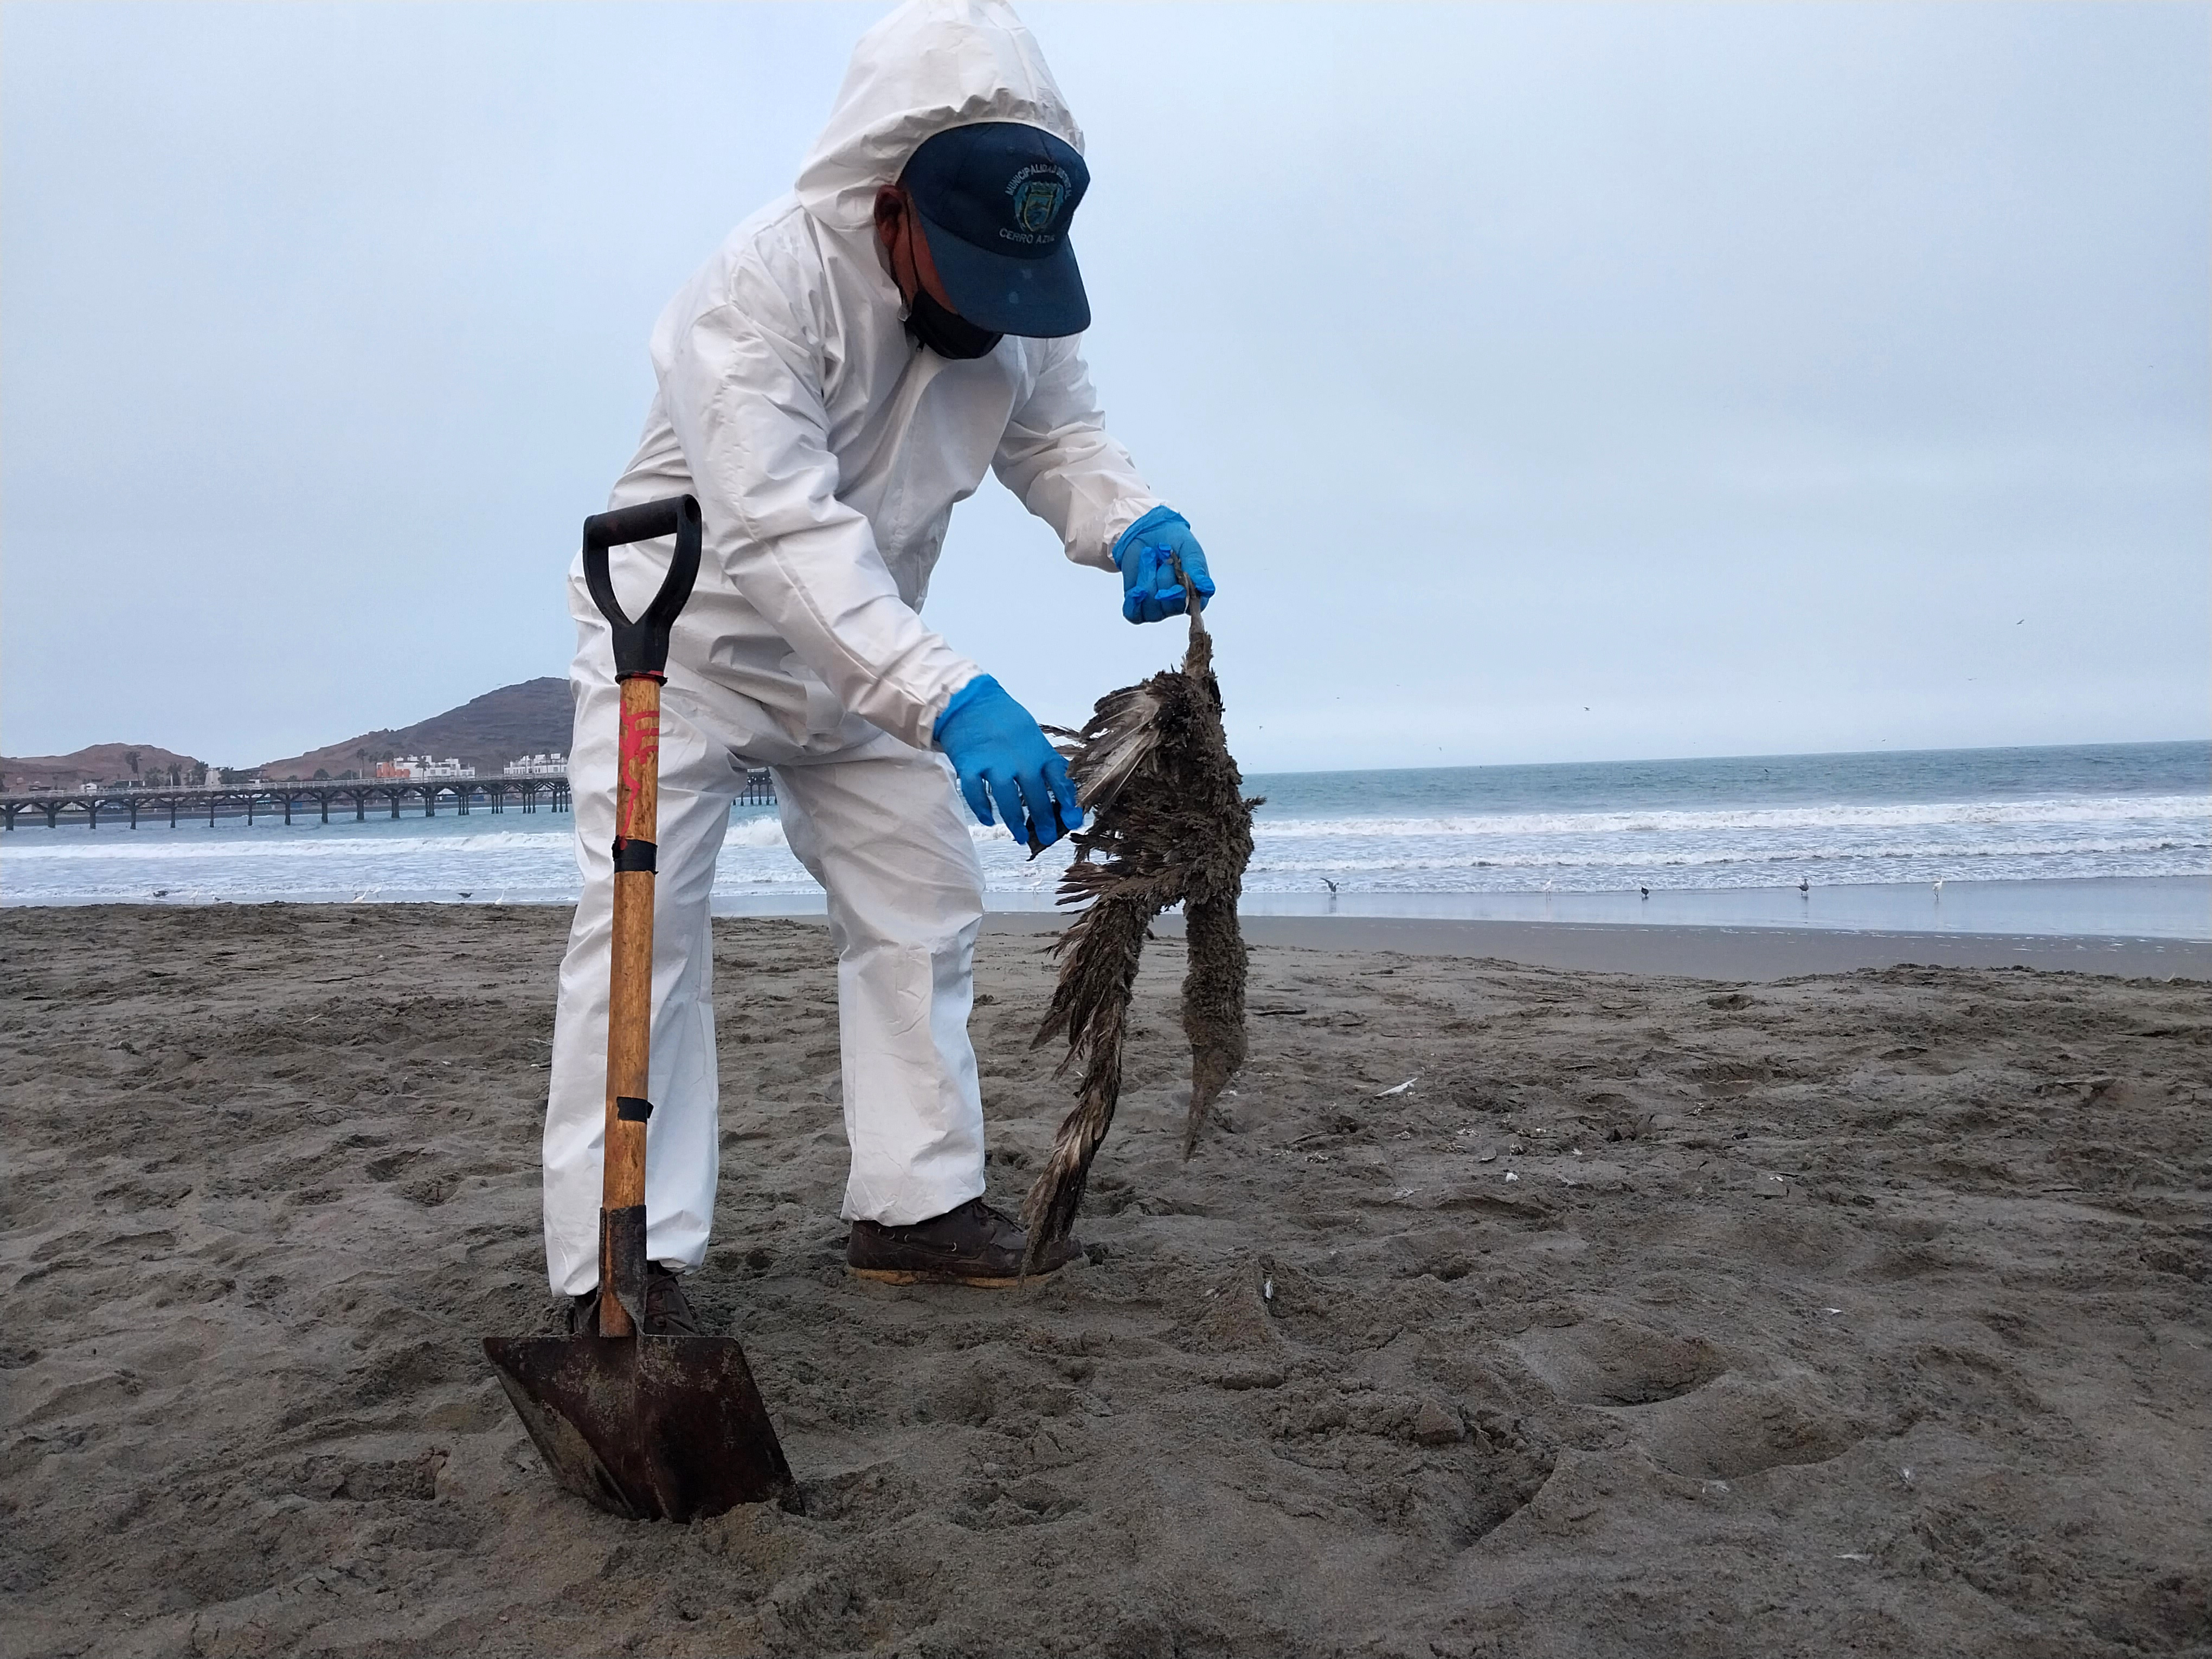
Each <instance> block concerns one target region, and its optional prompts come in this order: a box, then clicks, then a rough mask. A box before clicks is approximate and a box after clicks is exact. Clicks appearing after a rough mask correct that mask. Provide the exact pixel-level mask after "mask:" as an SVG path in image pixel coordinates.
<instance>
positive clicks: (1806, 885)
mask: <svg viewBox="0 0 2212 1659" xmlns="http://www.w3.org/2000/svg"><path fill="white" fill-rule="evenodd" d="M1797 890H1798V891H1799V892H1801V893H1803V894H1804V895H1806V896H1808V897H1810V896H1812V892H1813V884H1812V883H1811V882H1809V881H1808V880H1807V879H1806V878H1804V877H1802V876H1800V877H1798V878H1797Z"/></svg>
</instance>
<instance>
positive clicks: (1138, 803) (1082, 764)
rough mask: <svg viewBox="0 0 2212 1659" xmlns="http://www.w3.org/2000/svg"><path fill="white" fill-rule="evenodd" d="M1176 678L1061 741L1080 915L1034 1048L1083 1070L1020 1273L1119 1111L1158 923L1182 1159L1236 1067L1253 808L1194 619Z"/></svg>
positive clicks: (1068, 1211) (1066, 1227) (1069, 1200)
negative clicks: (1172, 917)
mask: <svg viewBox="0 0 2212 1659" xmlns="http://www.w3.org/2000/svg"><path fill="white" fill-rule="evenodd" d="M1189 614H1190V646H1189V648H1188V651H1186V652H1185V653H1184V655H1183V660H1182V667H1180V668H1171V669H1169V670H1166V671H1164V672H1162V673H1158V674H1155V675H1153V676H1152V678H1150V679H1148V680H1146V681H1144V682H1143V683H1142V684H1138V685H1131V686H1125V687H1123V688H1122V689H1121V690H1119V691H1113V692H1109V693H1108V694H1107V695H1106V696H1103V697H1101V698H1100V699H1099V700H1098V702H1097V705H1096V707H1095V708H1094V709H1093V711H1092V713H1091V720H1090V723H1089V724H1088V725H1086V726H1085V727H1084V728H1083V730H1082V731H1080V732H1065V731H1062V732H1056V733H1055V735H1057V736H1060V737H1063V738H1072V739H1073V746H1072V747H1070V748H1067V749H1066V753H1067V756H1068V770H1069V771H1070V773H1072V774H1073V776H1074V779H1075V786H1076V789H1077V791H1078V793H1079V795H1080V797H1081V799H1082V803H1083V810H1084V811H1085V814H1086V815H1087V817H1088V827H1086V828H1085V829H1081V830H1079V831H1078V832H1077V833H1076V835H1075V836H1074V838H1073V839H1074V844H1075V859H1074V861H1073V863H1071V864H1070V865H1069V866H1068V867H1067V873H1066V875H1064V876H1062V877H1061V878H1060V903H1062V904H1082V905H1083V906H1084V907H1085V908H1084V909H1083V910H1082V912H1081V914H1079V915H1078V916H1077V917H1076V918H1075V920H1074V921H1073V922H1072V923H1070V924H1069V926H1068V928H1067V931H1066V933H1062V934H1061V935H1060V941H1059V943H1058V944H1057V945H1054V947H1053V950H1054V955H1055V956H1057V957H1060V982H1059V984H1058V985H1057V986H1056V987H1054V990H1053V997H1052V1006H1051V1007H1050V1008H1049V1009H1048V1011H1047V1012H1046V1014H1045V1018H1044V1024H1042V1026H1041V1027H1040V1028H1039V1029H1038V1031H1037V1034H1036V1039H1035V1041H1034V1042H1032V1043H1031V1045H1030V1046H1031V1047H1032V1048H1035V1047H1039V1046H1041V1045H1042V1044H1044V1043H1046V1042H1050V1041H1052V1040H1053V1039H1054V1037H1062V1036H1064V1037H1065V1038H1066V1040H1067V1054H1066V1058H1065V1059H1063V1060H1061V1061H1060V1067H1059V1069H1060V1072H1062V1073H1065V1072H1066V1071H1067V1070H1068V1068H1069V1067H1071V1066H1075V1065H1077V1064H1078V1063H1080V1064H1081V1066H1082V1067H1083V1077H1082V1083H1081V1086H1080V1089H1079V1094H1078V1098H1077V1101H1076V1104H1075V1109H1074V1110H1073V1111H1072V1112H1070V1113H1069V1114H1068V1115H1067V1118H1066V1121H1065V1122H1063V1123H1062V1124H1061V1125H1060V1133H1058V1134H1057V1135H1056V1136H1055V1137H1054V1140H1053V1147H1052V1156H1051V1157H1050V1158H1048V1159H1046V1160H1045V1164H1044V1167H1043V1169H1042V1170H1040V1171H1038V1174H1037V1177H1036V1181H1035V1182H1033V1183H1032V1184H1031V1185H1030V1191H1029V1197H1028V1198H1027V1200H1024V1203H1023V1205H1022V1225H1024V1226H1025V1227H1027V1228H1028V1229H1029V1236H1030V1237H1029V1254H1028V1256H1027V1258H1026V1260H1025V1261H1024V1266H1023V1271H1024V1272H1025V1273H1026V1272H1028V1271H1029V1270H1030V1268H1031V1267H1034V1266H1035V1265H1036V1263H1037V1262H1038V1261H1040V1260H1041V1259H1042V1256H1043V1254H1044V1252H1045V1250H1046V1249H1048V1248H1049V1247H1050V1246H1051V1245H1052V1244H1053V1243H1056V1242H1057V1241H1059V1240H1060V1239H1062V1238H1065V1237H1067V1234H1068V1232H1069V1231H1070V1230H1071V1229H1072V1228H1073V1225H1074V1224H1075V1212H1076V1211H1077V1209H1078V1208H1079V1207H1080V1206H1081V1205H1082V1202H1083V1188H1084V1183H1085V1181H1087V1180H1088V1179H1089V1177H1090V1174H1091V1159H1092V1158H1094V1157H1096V1156H1097V1152H1098V1146H1099V1143H1100V1142H1101V1141H1103V1140H1104V1139H1105V1138H1106V1130H1107V1128H1108V1127H1109V1125H1110V1124H1111V1123H1112V1122H1113V1121H1114V1108H1115V1104H1116V1103H1118V1102H1119V1100H1120V1099H1121V1042H1122V1037H1123V1036H1124V1034H1125V1032H1126V1030H1127V1021H1128V1014H1129V997H1130V993H1131V990H1132V988H1133V987H1134V985H1135V983H1136V979H1137V961H1138V958H1139V956H1140V955H1141V954H1142V952H1143V951H1144V947H1145V940H1146V938H1148V937H1149V936H1150V933H1151V928H1152V918H1153V917H1154V916H1157V915H1159V913H1160V912H1161V911H1163V910H1164V909H1166V908H1168V907H1169V906H1170V905H1171V904H1176V903H1180V904H1182V907H1183V930H1184V937H1185V939H1186V940H1187V941H1188V946H1189V951H1190V963H1189V967H1188V970H1187V971H1186V972H1185V974H1184V975H1183V981H1182V1024H1183V1031H1184V1034H1185V1035H1186V1036H1188V1037H1189V1039H1190V1051H1191V1077H1190V1115H1189V1117H1188V1120H1187V1121H1186V1123H1185V1125H1184V1129H1183V1156H1184V1157H1185V1158H1188V1157H1189V1156H1190V1154H1191V1151H1192V1149H1193V1148H1194V1147H1195V1146H1197V1144H1198V1133H1199V1131H1200V1128H1202V1127H1204V1126H1205V1122H1206V1111H1207V1109H1209V1108H1210V1107H1211V1106H1212V1104H1213V1103H1214V1101H1215V1099H1216V1098H1217V1097H1219V1095H1220V1093H1221V1091H1222V1089H1223V1088H1224V1086H1225V1085H1227V1083H1228V1081H1229V1079H1230V1078H1231V1076H1232V1075H1233V1074H1234V1073H1235V1072H1236V1070H1237V1067H1238V1066H1242V1065H1243V1063H1244V982H1245V977H1246V957H1245V951H1244V935H1243V932H1242V931H1241V930H1240V929H1239V928H1238V927H1237V896H1238V895H1239V894H1240V893H1242V891H1243V886H1244V866H1246V865H1247V864H1249V862H1250V861H1251V858H1252V809H1253V808H1254V807H1255V806H1258V805H1261V801H1260V800H1259V799H1256V798H1255V799H1246V798H1245V797H1244V794H1243V782H1244V781H1243V778H1242V777H1241V776H1239V775H1238V774H1237V763H1236V762H1235V761H1234V760H1233V759H1231V757H1230V754H1229V740H1228V737H1227V735H1226V733H1225V732H1224V731H1223V729H1222V724H1221V686H1220V684H1219V682H1218V680H1216V679H1215V678H1214V674H1213V636H1212V634H1211V633H1209V632H1208V631H1207V629H1206V623H1205V622H1204V620H1203V619H1202V618H1201V617H1200V615H1199V612H1198V611H1196V610H1195V609H1194V610H1193V611H1191V612H1190V613H1189Z"/></svg>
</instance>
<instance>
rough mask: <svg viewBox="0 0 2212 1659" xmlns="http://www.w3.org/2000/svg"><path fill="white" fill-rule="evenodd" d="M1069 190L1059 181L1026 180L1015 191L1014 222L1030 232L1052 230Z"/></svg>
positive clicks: (1048, 179) (1047, 179)
mask: <svg viewBox="0 0 2212 1659" xmlns="http://www.w3.org/2000/svg"><path fill="white" fill-rule="evenodd" d="M1066 194H1067V188H1066V185H1062V184H1061V183H1060V180H1058V179H1050V178H1046V179H1024V181H1023V182H1022V183H1021V185H1019V186H1018V187H1017V188H1016V190H1015V191H1014V222H1015V223H1017V224H1018V225H1019V226H1020V227H1021V228H1023V229H1024V230H1026V231H1030V232H1032V233H1034V232H1038V231H1046V230H1050V229H1051V228H1052V221H1053V216H1054V214H1056V213H1058V212H1059V211H1060V202H1061V200H1062V199H1063V198H1064V197H1066Z"/></svg>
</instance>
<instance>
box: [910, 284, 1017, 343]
mask: <svg viewBox="0 0 2212 1659" xmlns="http://www.w3.org/2000/svg"><path fill="white" fill-rule="evenodd" d="M906 331H907V332H908V333H909V334H911V335H913V336H914V343H915V344H916V345H919V346H927V348H928V349H930V350H932V351H933V352H935V353H936V354H937V355H938V356H940V357H950V358H951V359H952V360H953V361H954V362H962V361H964V360H965V359H967V358H969V357H981V356H983V355H984V354H985V353H987V352H988V351H989V350H990V349H991V348H992V347H993V346H995V345H996V344H998V343H999V342H1000V341H1001V340H1003V339H1005V338H1006V336H1005V335H1003V334H994V333H992V332H991V331H990V330H988V329H986V328H978V327H976V326H975V324H973V323H971V322H969V320H968V319H966V318H965V317H963V316H960V315H959V314H958V313H955V312H951V311H947V310H946V309H945V307H943V306H941V305H939V304H938V303H937V301H934V300H933V299H931V298H930V297H929V290H928V289H925V288H922V287H921V286H920V285H919V284H917V285H916V286H915V290H914V299H913V300H912V301H910V302H909V303H908V306H907V311H906Z"/></svg>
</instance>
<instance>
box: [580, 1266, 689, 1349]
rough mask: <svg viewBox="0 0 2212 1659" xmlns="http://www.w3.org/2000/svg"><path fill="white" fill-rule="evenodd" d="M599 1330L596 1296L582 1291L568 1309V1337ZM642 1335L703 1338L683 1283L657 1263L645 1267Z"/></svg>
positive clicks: (679, 1278) (675, 1274)
mask: <svg viewBox="0 0 2212 1659" xmlns="http://www.w3.org/2000/svg"><path fill="white" fill-rule="evenodd" d="M598 1329H599V1292H598V1291H585V1292H584V1294H583V1295H581V1296H580V1297H575V1298H574V1300H573V1301H572V1302H571V1303H570V1304H569V1306H568V1334H569V1335H571V1336H574V1335H575V1334H577V1333H578V1332H580V1331H592V1332H596V1331H597V1330H598ZM645 1334H647V1336H703V1335H705V1334H706V1333H705V1332H704V1331H702V1330H701V1329H700V1328H699V1316H698V1315H697V1314H696V1312H694V1311H693V1310H692V1307H691V1298H690V1297H687V1296H685V1295H684V1280H683V1279H682V1278H681V1277H680V1276H678V1274H677V1273H673V1272H671V1270H670V1269H668V1268H666V1267H662V1266H661V1265H660V1264H659V1262H658V1261H648V1262H647V1263H646V1264H645Z"/></svg>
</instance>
